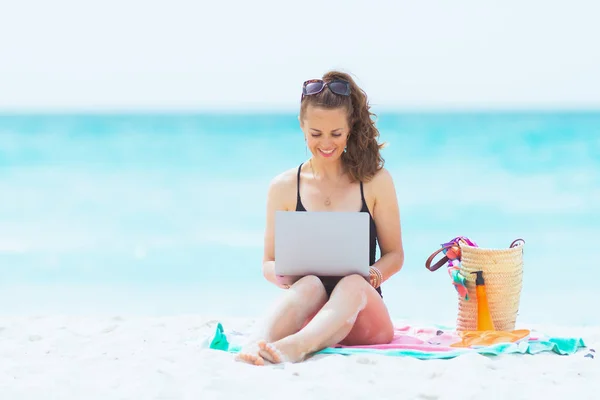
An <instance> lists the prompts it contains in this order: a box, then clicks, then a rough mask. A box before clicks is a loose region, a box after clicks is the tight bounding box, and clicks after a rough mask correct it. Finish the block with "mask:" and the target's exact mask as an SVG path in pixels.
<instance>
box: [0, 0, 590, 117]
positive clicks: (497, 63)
mask: <svg viewBox="0 0 600 400" xmlns="http://www.w3.org/2000/svg"><path fill="white" fill-rule="evenodd" d="M598 15H600V3H599V2H598V1H597V0H587V1H584V0H571V1H552V0H546V1H541V0H540V1H538V0H520V1H519V0H504V1H481V0H479V1H477V0H462V1H460V0H457V1H442V0H429V1H414V0H413V1H392V0H390V1H375V0H374V1H372V2H369V3H368V2H367V1H350V0H346V1H324V2H323V3H320V2H319V1H315V0H302V1H294V2H292V1H275V0H254V1H240V0H234V1H221V2H219V1H211V2H207V1H200V0H196V1H192V0H189V1H185V0H178V1H174V0H171V1H161V2H158V1H141V0H129V1H127V0H119V1H117V0H104V1H95V2H91V1H87V2H83V1H75V0H55V1H52V2H50V1H28V0H19V1H8V0H6V1H5V2H3V3H2V5H1V6H0V110H4V111H6V110H9V111H12V110H18V111H21V110H25V111H27V110H95V109H108V110H118V109H130V110H144V109H177V108H180V109H191V110H198V109H205V108H217V109H219V108H252V109H256V108H265V109H273V108H279V109H295V108H296V107H297V105H298V100H299V96H300V89H301V83H302V81H304V80H305V79H309V78H314V77H319V76H320V75H321V74H322V73H323V72H325V71H326V70H328V69H330V68H341V69H343V70H345V71H349V72H352V73H353V74H354V75H355V76H356V77H357V80H358V82H359V84H360V85H362V86H363V88H364V89H365V90H366V91H367V93H368V94H369V97H370V99H371V103H372V104H373V105H374V106H377V107H382V108H423V107H424V108H448V107H450V108H456V107H458V108H490V107H491V108H496V107H501V108H504V107H508V108H523V107H525V108H573V107H584V108H600V45H599V44H598V43H599V41H600V24H599V23H598Z"/></svg>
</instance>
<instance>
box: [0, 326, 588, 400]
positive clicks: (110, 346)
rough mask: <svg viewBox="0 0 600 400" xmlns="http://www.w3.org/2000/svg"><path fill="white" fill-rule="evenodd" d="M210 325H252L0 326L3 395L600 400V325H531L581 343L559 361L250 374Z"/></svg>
mask: <svg viewBox="0 0 600 400" xmlns="http://www.w3.org/2000/svg"><path fill="white" fill-rule="evenodd" d="M217 322H221V323H223V325H225V326H227V327H228V328H230V329H233V330H237V331H240V332H248V331H250V330H251V328H252V326H253V324H254V323H255V320H254V319H250V318H248V319H230V320H228V319H224V320H219V321H216V320H214V319H209V318H204V317H200V316H194V315H189V316H172V317H129V316H114V317H110V316H101V317H100V316H99V317H83V316H36V317H1V318H0V357H1V361H0V393H1V395H0V398H2V399H3V400H20V399H62V400H71V399H90V400H91V399H105V400H106V399H202V400H204V399H207V400H208V399H248V398H250V399H281V398H288V399H290V398H291V399H303V398H315V399H333V398H340V399H365V398H377V399H427V400H434V399H483V398H486V399H496V398H497V399H500V398H502V396H508V397H509V398H511V399H534V398H536V399H537V398H544V399H566V398H572V399H578V400H579V399H597V398H598V397H599V396H600V367H599V366H598V364H597V362H598V357H597V356H596V357H595V358H591V357H585V354H588V353H589V351H590V349H592V348H594V349H598V348H600V328H590V327H586V328H575V327H571V328H566V327H538V326H536V327H532V328H534V329H537V330H539V331H543V332H546V333H548V334H552V335H554V336H560V335H564V336H572V337H582V338H583V339H584V341H585V343H586V345H587V348H585V349H583V350H581V351H579V352H577V353H576V354H574V355H570V356H561V355H557V354H555V353H551V352H548V353H541V354H536V355H521V354H507V355H500V356H482V355H477V354H468V355H462V356H458V357H456V358H453V359H450V360H419V359H416V358H412V357H389V356H382V355H374V354H371V355H352V356H342V355H317V356H315V357H313V358H311V359H309V360H307V361H305V362H303V363H299V364H286V365H267V366H264V367H255V366H250V365H246V364H243V363H240V362H236V361H234V355H233V354H231V353H228V352H225V351H219V350H210V349H206V342H207V340H208V339H210V337H211V336H212V334H213V333H214V329H215V326H216V323H217Z"/></svg>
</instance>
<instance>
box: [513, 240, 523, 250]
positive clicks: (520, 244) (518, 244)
mask: <svg viewBox="0 0 600 400" xmlns="http://www.w3.org/2000/svg"><path fill="white" fill-rule="evenodd" d="M524 244H525V240H523V239H521V238H519V239H515V240H513V242H512V243H511V244H510V248H511V249H512V248H513V247H516V246H522V245H524Z"/></svg>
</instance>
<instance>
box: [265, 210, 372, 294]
mask: <svg viewBox="0 0 600 400" xmlns="http://www.w3.org/2000/svg"><path fill="white" fill-rule="evenodd" d="M275 274H276V275H278V276H279V277H280V280H281V281H285V282H286V283H293V282H294V281H296V280H298V279H299V278H301V277H303V276H306V275H317V276H323V277H326V276H331V277H342V276H347V275H352V274H359V275H362V276H365V277H367V278H368V276H369V214H368V213H365V212H325V211H323V212H320V211H299V212H297V211H276V212H275Z"/></svg>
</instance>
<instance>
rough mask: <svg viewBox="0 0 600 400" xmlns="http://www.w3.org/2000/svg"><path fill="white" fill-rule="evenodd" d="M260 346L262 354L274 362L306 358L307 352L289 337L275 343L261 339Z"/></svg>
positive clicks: (295, 360) (297, 360) (293, 361)
mask: <svg viewBox="0 0 600 400" xmlns="http://www.w3.org/2000/svg"><path fill="white" fill-rule="evenodd" d="M258 347H260V352H259V354H260V356H262V357H263V358H264V359H266V360H268V361H270V362H272V363H273V364H279V363H285V362H291V363H297V362H300V361H303V360H304V359H305V358H306V352H304V351H302V349H301V348H300V346H299V345H298V344H297V343H295V342H294V340H293V339H290V338H289V337H287V338H283V339H281V340H278V341H276V342H273V343H267V342H265V341H264V340H261V341H259V342H258Z"/></svg>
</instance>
